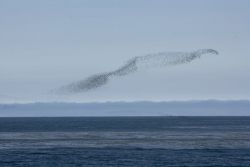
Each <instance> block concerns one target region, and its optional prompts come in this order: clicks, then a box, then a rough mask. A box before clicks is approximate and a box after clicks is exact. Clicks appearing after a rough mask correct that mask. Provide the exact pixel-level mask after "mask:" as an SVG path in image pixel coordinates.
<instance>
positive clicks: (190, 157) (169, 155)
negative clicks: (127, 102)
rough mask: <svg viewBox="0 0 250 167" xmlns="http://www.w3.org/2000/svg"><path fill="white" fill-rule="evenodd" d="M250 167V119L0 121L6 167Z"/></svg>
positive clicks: (1, 164)
mask: <svg viewBox="0 0 250 167" xmlns="http://www.w3.org/2000/svg"><path fill="white" fill-rule="evenodd" d="M17 166H18V167H29V166H34V167H71V166H77V167H80V166H93V167H106V166H128V167H137V166H138V167H151V166H159V167H160V166H164V167H165V166H171V167H177V166H185V167H189V166H190V167H196V166H197V167H198V166H199V167H200V166H207V167H208V166H209V167H212V166H217V167H219V166H225V167H231V166H235V167H241V166H244V167H247V166H249V167H250V117H171V116H169V117H61V118H59V117H58V118H52V117H51V118H45V117H43V118H0V167H17Z"/></svg>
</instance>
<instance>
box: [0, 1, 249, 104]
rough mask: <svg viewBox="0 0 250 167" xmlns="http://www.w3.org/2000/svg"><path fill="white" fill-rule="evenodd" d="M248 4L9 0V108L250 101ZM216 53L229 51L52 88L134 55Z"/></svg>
mask: <svg viewBox="0 0 250 167" xmlns="http://www.w3.org/2000/svg"><path fill="white" fill-rule="evenodd" d="M249 18H250V1H248V0H239V1H235V0H189V1H183V0H172V1H170V0H126V1H121V0H105V1H101V0H74V1H66V0H43V1H33V0H22V1H18V0H1V1H0V58H1V59H0V60H1V61H0V83H1V84H0V103H13V102H14V103H19V102H20V103H21V102H37V101H69V102H95V101H138V100H139V101H141V100H147V101H169V100H197V99H198V100H203V99H223V100H232V99H233V100H239V99H250V77H249V72H250V47H249V43H250V22H249V21H248V20H249ZM202 48H211V49H215V50H217V51H218V52H219V55H208V56H204V57H202V58H201V59H199V60H195V61H193V62H191V63H189V64H183V65H178V66H173V67H165V68H153V69H147V70H144V71H139V72H137V73H134V74H131V75H128V76H125V77H122V78H117V79H114V80H112V81H110V82H109V84H107V85H105V86H103V87H100V88H98V89H96V90H91V91H88V92H83V93H76V94H71V95H54V94H51V90H53V89H56V88H58V87H61V86H63V85H67V84H69V83H72V82H74V81H78V80H82V79H84V78H86V77H88V76H90V75H92V74H96V73H100V72H106V71H112V70H114V69H117V67H120V66H121V65H122V64H123V63H124V62H126V61H127V60H128V59H130V58H132V57H135V56H143V55H146V54H150V53H157V52H163V51H167V52H168V51H180V52H189V51H195V50H197V49H202Z"/></svg>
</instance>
